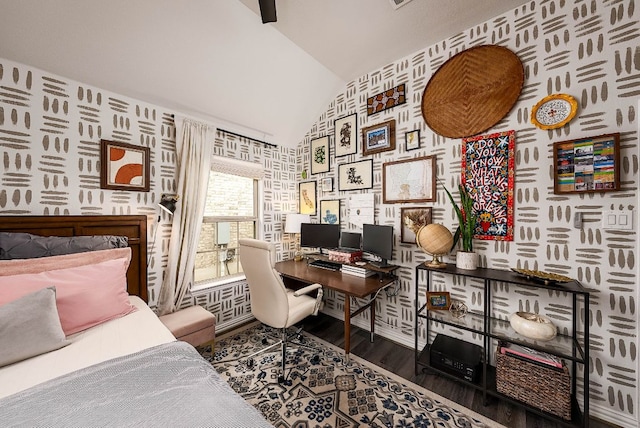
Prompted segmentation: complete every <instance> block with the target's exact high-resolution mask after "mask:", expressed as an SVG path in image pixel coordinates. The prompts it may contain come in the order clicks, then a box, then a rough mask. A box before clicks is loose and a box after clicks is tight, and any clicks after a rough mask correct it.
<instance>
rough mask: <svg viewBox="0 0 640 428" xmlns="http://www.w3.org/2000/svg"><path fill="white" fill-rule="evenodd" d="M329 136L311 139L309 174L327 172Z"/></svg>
mask: <svg viewBox="0 0 640 428" xmlns="http://www.w3.org/2000/svg"><path fill="white" fill-rule="evenodd" d="M329 168H330V167H329V137H328V136H324V137H320V138H316V139H314V140H311V174H320V173H322V172H329Z"/></svg>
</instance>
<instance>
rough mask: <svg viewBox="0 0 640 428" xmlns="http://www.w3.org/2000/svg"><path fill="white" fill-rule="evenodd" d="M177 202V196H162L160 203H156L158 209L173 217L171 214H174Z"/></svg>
mask: <svg viewBox="0 0 640 428" xmlns="http://www.w3.org/2000/svg"><path fill="white" fill-rule="evenodd" d="M177 201H178V197H177V196H172V195H162V197H161V198H160V203H158V205H160V208H162V209H163V210H164V211H166V212H168V213H169V214H171V215H173V213H174V212H176V202H177Z"/></svg>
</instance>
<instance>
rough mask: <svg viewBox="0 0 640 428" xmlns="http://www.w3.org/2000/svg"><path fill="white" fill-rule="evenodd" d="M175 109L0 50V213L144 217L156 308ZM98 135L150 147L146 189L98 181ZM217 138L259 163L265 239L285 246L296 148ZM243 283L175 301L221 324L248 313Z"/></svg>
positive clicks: (171, 180) (218, 151) (237, 155)
mask: <svg viewBox="0 0 640 428" xmlns="http://www.w3.org/2000/svg"><path fill="white" fill-rule="evenodd" d="M173 113H174V112H169V111H165V110H163V109H162V108H160V107H158V106H154V105H151V104H147V103H144V102H140V101H138V100H134V99H131V98H128V97H125V96H121V95H117V94H113V93H109V92H107V91H104V90H101V89H98V88H95V87H91V86H88V85H84V84H82V83H78V82H75V81H72V80H69V79H65V78H63V77H59V76H55V75H52V74H50V73H47V72H44V71H41V70H38V69H34V68H32V67H28V66H25V65H23V64H18V63H15V62H12V61H9V60H5V59H2V58H0V156H1V159H2V167H1V168H0V182H1V183H2V184H1V186H0V214H2V215H26V214H31V215H99V214H143V215H147V217H148V233H149V236H148V237H147V242H148V243H149V250H150V253H151V254H150V256H149V261H150V263H149V304H150V305H151V306H155V304H156V303H157V299H158V292H159V290H160V285H161V282H162V273H163V271H164V268H165V267H166V264H167V253H168V248H169V244H170V242H169V238H170V236H171V218H170V217H169V216H168V215H167V214H164V213H163V214H160V209H159V208H158V205H157V204H158V202H159V200H160V196H161V194H162V193H175V190H174V189H175V187H176V185H175V174H176V171H175V167H176V150H175V144H176V143H175V127H174V123H173ZM101 139H107V140H115V141H120V142H125V143H130V144H134V145H140V146H145V147H149V148H150V149H151V150H150V152H151V156H150V159H151V174H150V175H151V191H149V192H130V191H114V190H104V189H101V188H100V162H99V159H100V140H101ZM214 144H215V149H214V154H215V155H218V156H224V157H229V158H234V159H239V160H243V161H249V162H256V163H260V164H261V165H262V166H263V167H264V168H265V171H266V172H265V179H264V180H263V201H264V204H263V207H262V209H263V212H262V214H263V217H262V218H263V221H264V237H265V238H266V239H268V240H271V241H274V242H277V243H278V246H279V248H280V249H284V250H289V251H291V248H290V247H291V242H290V241H289V237H288V236H287V235H285V236H283V237H282V236H281V231H282V222H283V221H284V220H283V215H282V214H283V213H286V212H294V211H295V210H296V201H297V200H296V196H295V195H296V193H295V192H296V185H295V174H296V170H295V169H296V156H297V154H296V149H292V148H282V147H277V148H269V147H266V146H263V145H262V144H258V143H255V142H252V141H251V140H247V139H245V138H242V137H237V136H234V135H229V134H227V133H223V132H218V133H217V135H216V140H215V143H214ZM158 216H160V217H158ZM158 218H160V221H159V222H158ZM156 229H157V232H156ZM154 237H155V244H153V241H154ZM281 239H284V241H283V242H281ZM152 246H153V249H152V248H151V247H152ZM246 289H247V287H246V283H244V282H240V283H235V284H229V285H226V286H222V287H218V288H217V289H216V290H215V291H214V292H212V293H205V294H200V295H198V296H186V297H185V301H184V302H183V303H182V305H181V306H189V305H191V304H193V303H194V302H196V301H197V303H198V304H201V305H203V306H206V307H207V309H210V310H211V311H212V312H213V313H214V314H216V317H217V322H218V327H219V329H222V330H223V329H224V328H228V327H229V326H233V325H234V324H235V323H237V322H242V321H243V320H246V319H248V318H250V317H251V313H250V303H249V299H248V293H247V292H246Z"/></svg>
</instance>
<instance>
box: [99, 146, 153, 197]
mask: <svg viewBox="0 0 640 428" xmlns="http://www.w3.org/2000/svg"><path fill="white" fill-rule="evenodd" d="M117 153H121V156H119V157H118V158H117V159H115V158H114V157H113V156H114V155H115V154H117ZM150 158H151V149H150V148H149V147H144V146H135V145H133V144H127V143H121V142H118V141H111V140H100V188H101V189H108V190H128V191H139V192H148V191H149V189H150V183H151V179H150ZM123 159H125V162H127V161H126V159H129V163H125V164H122V165H118V163H119V162H121V161H122V160H123ZM130 161H134V163H131V162H130ZM118 166H120V167H121V168H122V167H124V168H126V169H123V171H122V172H123V173H126V172H127V171H128V172H129V174H127V175H131V174H135V175H132V177H138V176H140V177H142V182H141V184H126V183H122V182H118V181H116V180H114V179H113V178H112V177H113V173H114V168H118ZM138 167H139V170H138Z"/></svg>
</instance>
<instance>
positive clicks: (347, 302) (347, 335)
mask: <svg viewBox="0 0 640 428" xmlns="http://www.w3.org/2000/svg"><path fill="white" fill-rule="evenodd" d="M350 353H351V297H350V296H347V295H345V296H344V354H345V357H346V360H347V362H349V354H350Z"/></svg>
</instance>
